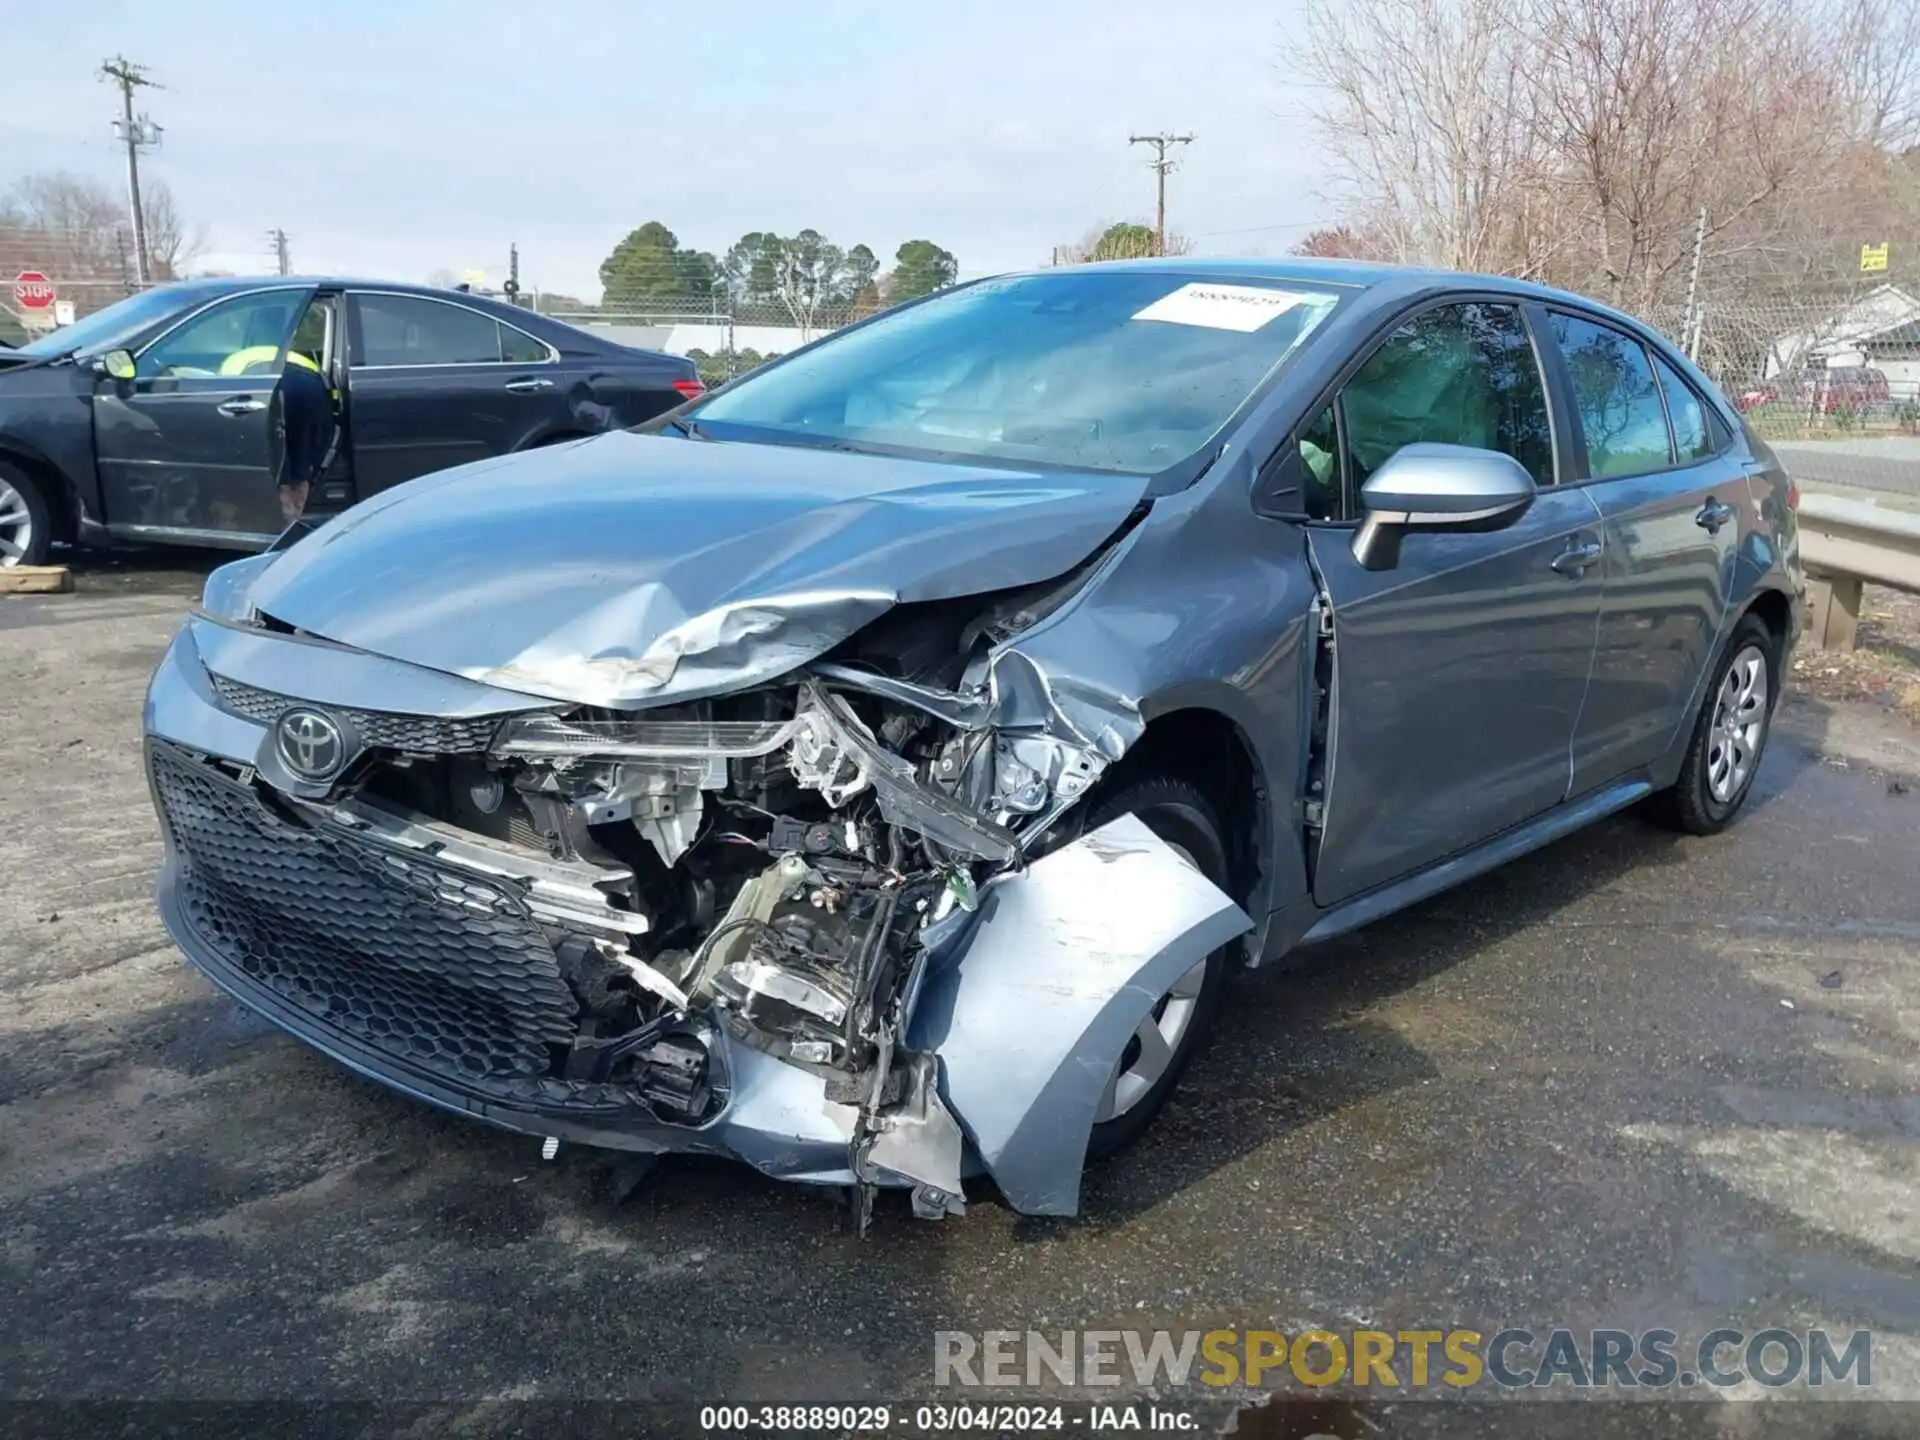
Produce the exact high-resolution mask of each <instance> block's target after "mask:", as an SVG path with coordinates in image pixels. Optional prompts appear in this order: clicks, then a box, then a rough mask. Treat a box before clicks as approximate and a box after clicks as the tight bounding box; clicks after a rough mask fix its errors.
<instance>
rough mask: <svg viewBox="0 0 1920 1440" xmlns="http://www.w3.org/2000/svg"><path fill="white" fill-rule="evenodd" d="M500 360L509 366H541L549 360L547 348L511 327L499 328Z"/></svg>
mask: <svg viewBox="0 0 1920 1440" xmlns="http://www.w3.org/2000/svg"><path fill="white" fill-rule="evenodd" d="M500 358H501V359H502V360H504V361H506V362H507V363H508V364H509V365H541V364H544V363H546V361H547V360H548V359H549V358H550V357H549V355H548V353H547V347H546V346H545V345H544V344H542V343H541V342H540V341H538V340H536V339H534V338H533V336H531V335H529V334H527V332H526V331H524V330H516V329H514V328H513V326H511V325H507V324H504V323H503V324H502V325H501V326H500Z"/></svg>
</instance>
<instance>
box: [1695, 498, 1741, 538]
mask: <svg viewBox="0 0 1920 1440" xmlns="http://www.w3.org/2000/svg"><path fill="white" fill-rule="evenodd" d="M1731 519H1733V507H1732V506H1731V505H1722V504H1721V503H1720V502H1719V501H1718V500H1715V499H1713V498H1711V497H1709V498H1708V500H1707V503H1706V504H1704V505H1702V506H1701V507H1700V513H1699V514H1697V515H1695V516H1694V517H1693V523H1694V524H1696V525H1698V526H1699V527H1700V528H1701V529H1702V530H1704V531H1706V532H1707V533H1708V534H1709V535H1717V534H1719V533H1720V527H1721V526H1722V525H1724V524H1726V523H1727V522H1728V521H1729V520H1731Z"/></svg>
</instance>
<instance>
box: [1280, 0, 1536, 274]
mask: <svg viewBox="0 0 1920 1440" xmlns="http://www.w3.org/2000/svg"><path fill="white" fill-rule="evenodd" d="M1516 12H1517V4H1516V0H1308V5H1307V7H1306V15H1305V17H1304V20H1303V23H1302V25H1301V27H1300V32H1301V33H1302V34H1303V35H1304V36H1305V37H1306V38H1305V50H1304V53H1303V55H1302V56H1301V57H1300V58H1301V64H1302V67H1303V68H1304V69H1305V71H1306V73H1307V74H1308V75H1309V76H1310V77H1311V78H1312V79H1313V80H1314V81H1315V82H1316V83H1317V87H1318V96H1317V99H1316V101H1315V103H1314V104H1313V106H1312V107H1311V109H1312V114H1313V116H1314V118H1315V119H1316V120H1317V121H1318V123H1319V127H1320V131H1321V139H1322V143H1323V144H1324V145H1325V147H1326V149H1327V153H1328V155H1329V157H1330V158H1331V160H1332V164H1333V169H1334V171H1335V175H1336V180H1337V183H1338V185H1339V187H1340V191H1341V194H1340V195H1339V197H1338V198H1340V199H1341V200H1343V201H1344V202H1345V203H1346V204H1347V205H1348V207H1349V208H1350V209H1351V210H1353V211H1355V212H1356V219H1355V222H1354V223H1355V228H1357V229H1362V230H1363V233H1365V234H1366V235H1367V240H1368V243H1369V244H1376V245H1377V246H1378V247H1379V250H1380V252H1381V253H1383V254H1385V255H1388V256H1391V257H1393V258H1396V259H1400V260H1406V261H1425V262H1428V263H1433V264H1439V265H1445V266H1449V267H1452V268H1455V269H1463V270H1476V269H1477V270H1492V269H1501V268H1511V262H1512V261H1513V260H1514V258H1515V256H1516V254H1518V255H1520V256H1522V257H1524V255H1525V253H1526V245H1527V237H1526V233H1525V230H1526V226H1527V223H1528V219H1529V213H1530V212H1529V210H1528V207H1527V205H1526V203H1525V197H1527V196H1528V195H1529V194H1530V193H1531V187H1533V185H1534V182H1535V181H1536V179H1537V177H1538V175H1539V173H1540V170H1541V168H1542V167H1541V159H1542V157H1541V155H1540V153H1539V131H1538V127H1537V126H1536V124H1535V123H1534V121H1535V115H1534V113H1533V108H1532V105H1531V103H1530V102H1531V101H1532V99H1533V89H1532V87H1531V86H1530V85H1529V84H1528V83H1527V72H1528V69H1529V66H1530V64H1532V63H1533V57H1531V56H1530V55H1529V54H1528V51H1527V46H1526V37H1525V35H1524V33H1523V32H1522V30H1521V28H1520V27H1519V26H1518V25H1517V24H1516V23H1515V22H1516V19H1517V13H1516Z"/></svg>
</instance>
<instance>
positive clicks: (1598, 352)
mask: <svg viewBox="0 0 1920 1440" xmlns="http://www.w3.org/2000/svg"><path fill="white" fill-rule="evenodd" d="M1553 334H1554V338H1555V339H1556V340H1558V341H1559V342H1560V352H1561V354H1563V355H1564V356H1565V357H1566V361H1567V369H1568V371H1569V372H1570V373H1571V374H1572V376H1573V396H1574V403H1575V404H1576V405H1577V406H1578V407H1579V410H1580V428H1581V430H1582V431H1583V432H1585V436H1586V445H1587V473H1588V474H1589V475H1591V476H1592V477H1593V478H1594V479H1596V480H1612V479H1618V478H1620V477H1622V476H1626V475H1645V474H1647V473H1648V472H1650V471H1653V470H1664V469H1666V468H1667V466H1669V465H1671V464H1672V463H1673V452H1672V450H1671V448H1670V447H1671V437H1670V436H1669V435H1668V433H1667V412H1666V409H1665V407H1663V406H1662V405H1661V403H1660V389H1659V385H1658V383H1657V382H1656V381H1655V380H1654V378H1653V367H1652V366H1651V365H1650V364H1649V363H1648V362H1647V352H1646V347H1645V346H1643V345H1642V344H1641V343H1640V342H1639V341H1638V340H1635V339H1633V338H1632V337H1631V336H1629V335H1626V334H1624V333H1623V332H1621V331H1619V330H1615V329H1614V328H1613V327H1612V326H1611V325H1600V324H1596V323H1595V322H1593V321H1591V320H1582V319H1578V318H1576V317H1575V316H1572V315H1563V314H1560V313H1558V312H1556V313H1555V314H1554V316H1553Z"/></svg>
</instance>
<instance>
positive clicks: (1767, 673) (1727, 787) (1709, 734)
mask: <svg viewBox="0 0 1920 1440" xmlns="http://www.w3.org/2000/svg"><path fill="white" fill-rule="evenodd" d="M1760 685H1764V686H1765V692H1764V693H1763V694H1758V695H1756V694H1755V693H1754V692H1755V690H1756V688H1757V687H1758V686H1760ZM1779 696H1780V646H1779V642H1778V641H1776V640H1775V639H1774V635H1773V632H1772V631H1771V630H1769V629H1768V628H1767V627H1766V625H1765V624H1764V623H1762V622H1761V621H1760V620H1759V619H1758V618H1757V617H1756V616H1752V615H1748V616H1746V617H1744V618H1743V619H1742V620H1741V621H1740V623H1739V624H1738V625H1736V626H1734V628H1733V635H1732V637H1731V638H1730V639H1729V640H1728V641H1727V645H1726V649H1725V650H1724V651H1722V653H1721V656H1720V663H1719V664H1718V665H1716V666H1715V667H1714V671H1713V679H1712V681H1711V682H1710V683H1709V684H1708V685H1707V688H1706V692H1705V694H1703V695H1702V696H1701V699H1700V713H1699V714H1698V715H1696V716H1695V717H1694V721H1693V735H1692V738H1691V739H1690V740H1689V741H1688V742H1687V754H1686V758H1685V759H1684V760H1682V761H1681V762H1680V777H1679V779H1678V780H1676V781H1675V782H1674V784H1673V786H1672V787H1671V788H1669V789H1667V790H1664V791H1662V792H1661V793H1660V794H1659V795H1657V796H1656V797H1655V803H1654V806H1653V815H1654V818H1656V819H1657V820H1659V821H1660V823H1662V824H1663V825H1666V826H1668V827H1670V828H1672V829H1675V830H1680V831H1684V832H1685V833H1686V834H1688V835H1713V834H1717V833H1718V832H1720V831H1722V830H1724V829H1726V828H1727V826H1728V825H1730V824H1732V823H1733V819H1734V817H1735V816H1736V815H1738V814H1739V813H1740V808H1741V806H1742V805H1744V804H1745V803H1746V799H1747V795H1748V793H1749V792H1750V791H1751V790H1752V789H1753V777H1754V776H1755V775H1756V774H1758V773H1759V771H1760V762H1761V760H1762V759H1763V758H1764V757H1765V755H1766V748H1767V738H1768V736H1770V735H1771V734H1772V733H1773V710H1774V706H1775V704H1776V703H1778V700H1779ZM1742 716H1745V717H1747V718H1745V719H1741V717H1742ZM1730 721H1732V722H1738V723H1737V724H1729V723H1728V722H1730Z"/></svg>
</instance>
